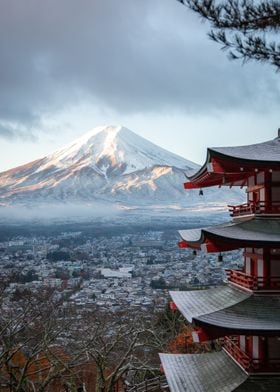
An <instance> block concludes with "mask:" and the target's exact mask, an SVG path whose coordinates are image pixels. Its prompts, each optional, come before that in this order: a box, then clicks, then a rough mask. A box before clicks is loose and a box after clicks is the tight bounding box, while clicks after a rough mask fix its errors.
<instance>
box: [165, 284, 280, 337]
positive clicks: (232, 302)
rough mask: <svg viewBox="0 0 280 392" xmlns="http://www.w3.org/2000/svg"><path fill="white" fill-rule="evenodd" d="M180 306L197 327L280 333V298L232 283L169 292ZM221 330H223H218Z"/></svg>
mask: <svg viewBox="0 0 280 392" xmlns="http://www.w3.org/2000/svg"><path fill="white" fill-rule="evenodd" d="M170 295H171V297H172V300H173V302H174V303H175V304H176V307H177V309H178V310H179V311H180V312H181V314H182V315H183V316H184V317H185V318H186V319H187V320H188V321H189V322H192V323H194V324H195V325H196V326H198V327H202V328H203V327H206V328H208V330H209V329H210V330H211V329H212V328H213V329H212V330H215V331H216V333H218V334H219V333H220V336H224V335H226V334H250V333H251V334H252V331H254V333H255V334H258V333H260V334H262V333H265V334H267V335H271V336H278V335H279V332H280V298H279V297H276V296H266V295H260V296H256V295H253V294H252V293H249V292H246V291H243V290H240V289H237V288H235V287H233V286H231V285H227V286H221V287H217V288H214V289H208V290H202V291H185V292H183V291H181V292H180V291H179V292H178V291H177V292H176V291H175V292H170ZM219 331H220V332H219Z"/></svg>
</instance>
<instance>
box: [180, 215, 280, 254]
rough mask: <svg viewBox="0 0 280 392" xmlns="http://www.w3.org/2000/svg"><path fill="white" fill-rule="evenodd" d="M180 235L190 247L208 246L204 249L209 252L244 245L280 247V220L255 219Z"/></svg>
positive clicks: (186, 231) (183, 231) (192, 230)
mask: <svg viewBox="0 0 280 392" xmlns="http://www.w3.org/2000/svg"><path fill="white" fill-rule="evenodd" d="M179 234H180V236H181V238H182V240H183V241H185V243H186V245H188V246H190V247H194V248H199V247H200V246H201V245H202V244H206V249H205V248H203V247H202V248H203V249H204V250H206V251H207V252H211V251H212V252H217V251H222V250H227V246H229V244H231V249H235V248H240V247H242V245H245V246H249V245H256V246H258V245H260V246H265V245H268V246H279V247H280V219H273V218H272V219H268V218H261V217H255V218H251V219H247V220H239V221H231V222H228V223H223V224H220V225H216V226H211V227H207V228H202V229H190V230H180V231H179ZM207 244H208V246H207ZM210 244H212V246H210ZM215 244H216V245H215Z"/></svg>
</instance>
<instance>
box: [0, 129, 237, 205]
mask: <svg viewBox="0 0 280 392" xmlns="http://www.w3.org/2000/svg"><path fill="white" fill-rule="evenodd" d="M197 168H198V165H197V164H195V163H193V162H191V161H189V160H186V159H184V158H181V157H180V156H178V155H176V154H173V153H171V152H169V151H167V150H165V149H163V148H161V147H158V146H156V145H155V144H153V143H151V142H150V141H148V140H146V139H144V138H142V137H140V136H138V135H137V134H135V133H134V132H132V131H130V130H128V129H127V128H125V127H122V126H103V127H97V128H95V129H94V130H92V131H90V132H88V133H86V134H85V135H84V136H82V137H80V138H79V139H77V140H76V141H74V142H73V143H71V144H69V145H68V146H66V147H64V148H62V149H60V150H58V151H56V152H55V153H53V154H50V155H48V156H46V157H44V158H42V159H38V160H36V161H33V162H30V163H27V164H25V165H23V166H19V167H16V168H13V169H10V170H8V171H5V172H2V173H0V204H1V205H2V206H14V205H20V206H33V207H34V206H37V205H46V204H47V205H50V204H52V205H58V204H60V203H63V204H65V203H71V204H77V205H82V204H84V203H85V204H91V205H98V203H109V204H112V205H120V206H137V207H141V206H143V207H146V206H153V205H162V206H167V205H174V206H177V207H178V208H180V207H188V206H190V207H191V206H195V205H198V204H205V203H206V205H208V206H209V204H213V205H223V206H225V205H226V203H227V201H233V202H234V201H236V200H238V201H240V193H239V191H237V192H236V191H233V190H232V191H229V190H227V192H226V193H225V192H223V190H219V189H214V190H213V189H211V190H210V189H209V191H207V192H205V196H204V197H203V200H202V199H201V198H199V197H198V192H197V191H189V192H186V191H185V190H184V188H183V183H184V182H185V181H186V177H185V174H186V173H187V172H188V171H190V170H194V169H197ZM229 199H230V200H229Z"/></svg>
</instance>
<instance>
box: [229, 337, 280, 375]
mask: <svg viewBox="0 0 280 392" xmlns="http://www.w3.org/2000/svg"><path fill="white" fill-rule="evenodd" d="M223 347H224V349H225V351H226V352H227V353H228V354H230V355H231V357H232V358H234V359H235V360H236V361H237V362H238V363H239V364H240V365H241V366H242V367H243V369H245V370H247V371H249V372H250V371H251V372H256V373H257V372H269V373H272V372H279V371H280V358H271V359H269V358H262V359H256V358H251V357H250V356H249V355H248V354H246V353H245V352H244V351H242V350H241V348H240V347H239V346H238V340H237V338H235V337H227V336H226V337H225V338H224V345H223Z"/></svg>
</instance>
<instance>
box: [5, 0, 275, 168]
mask: <svg viewBox="0 0 280 392" xmlns="http://www.w3.org/2000/svg"><path fill="white" fill-rule="evenodd" d="M208 28H209V26H208V25H207V24H202V23H201V21H200V20H199V18H198V17H197V16H196V15H195V14H193V13H192V12H191V11H190V10H188V9H187V8H186V7H184V6H182V5H181V4H179V3H178V2H177V1H176V0H82V1H78V0H59V1H57V0H47V1H46V0H45V1H44V0H20V1H17V0H1V1H0V51H1V52H0V58H1V61H0V143H1V161H0V170H5V169H8V168H10V167H13V166H15V165H18V164H22V163H25V162H28V161H31V160H33V159H35V158H38V157H40V156H42V155H45V154H47V153H49V152H52V151H54V150H55V149H57V148H59V147H61V146H63V145H64V144H65V143H69V142H70V141H71V140H73V139H75V138H77V137H78V136H80V135H82V134H83V133H84V132H86V131H88V130H90V129H91V128H94V127H96V126H98V125H102V124H116V125H118V124H122V125H124V126H126V127H127V128H130V129H131V130H133V131H135V132H136V133H138V134H140V135H142V136H144V137H146V138H148V139H149V140H151V141H153V142H155V143H157V144H159V145H160V146H162V147H164V148H167V149H169V150H171V151H173V152H175V153H178V154H180V155H182V156H184V157H186V158H188V159H191V160H193V161H195V162H198V163H202V161H203V160H204V158H205V148H206V146H207V145H211V146H218V145H234V144H235V145H236V144H246V143H254V142H259V141H264V140H267V139H270V138H272V137H275V136H276V134H277V128H278V127H280V118H279V114H280V110H279V103H280V84H279V78H280V77H279V73H278V74H277V73H275V71H274V69H273V68H272V67H268V66H264V65H260V64H255V63H249V64H246V65H244V66H242V64H241V63H238V62H232V61H229V60H228V58H227V56H226V54H225V53H224V52H222V51H221V50H220V48H219V47H218V46H217V45H216V44H215V43H213V42H211V41H210V40H209V39H208V38H207V35H206V32H207V30H208Z"/></svg>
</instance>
